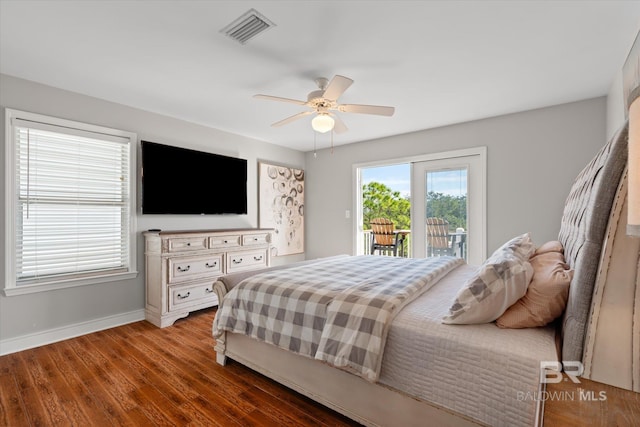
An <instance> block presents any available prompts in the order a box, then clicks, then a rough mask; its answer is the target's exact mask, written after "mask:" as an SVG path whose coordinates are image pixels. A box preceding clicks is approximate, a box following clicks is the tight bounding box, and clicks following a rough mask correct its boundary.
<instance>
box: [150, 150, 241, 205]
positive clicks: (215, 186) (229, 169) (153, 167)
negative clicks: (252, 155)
mask: <svg viewBox="0 0 640 427" xmlns="http://www.w3.org/2000/svg"><path fill="white" fill-rule="evenodd" d="M141 144H142V213H143V214H174V215H186V214H191V215H211V214H246V213H247V161H246V160H245V159H239V158H236V157H228V156H222V155H219V154H213V153H205V152H202V151H196V150H189V149H186V148H179V147H173V146H169V145H163V144H158V143H156V142H150V141H141Z"/></svg>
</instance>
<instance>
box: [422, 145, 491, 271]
mask: <svg viewBox="0 0 640 427" xmlns="http://www.w3.org/2000/svg"><path fill="white" fill-rule="evenodd" d="M483 166H484V158H483V156H481V155H480V154H471V155H462V156H456V157H448V158H442V159H434V160H426V161H422V162H414V163H412V192H411V193H412V194H411V196H412V197H411V199H412V201H413V203H412V206H411V208H412V214H411V217H412V235H413V239H412V244H413V248H412V252H413V256H414V257H417V258H423V257H433V256H443V255H450V256H458V257H461V258H464V259H465V260H467V262H468V263H470V264H481V263H482V261H483V260H484V257H485V247H486V244H485V226H484V224H485V214H484V212H485V207H484V200H485V196H484V193H485V190H484V182H485V180H484V167H483Z"/></svg>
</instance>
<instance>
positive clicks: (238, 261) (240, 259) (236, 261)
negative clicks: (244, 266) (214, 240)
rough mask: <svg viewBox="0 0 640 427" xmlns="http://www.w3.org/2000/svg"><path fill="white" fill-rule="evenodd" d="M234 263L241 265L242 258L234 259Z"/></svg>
mask: <svg viewBox="0 0 640 427" xmlns="http://www.w3.org/2000/svg"><path fill="white" fill-rule="evenodd" d="M233 263H234V264H241V263H242V258H234V259H233Z"/></svg>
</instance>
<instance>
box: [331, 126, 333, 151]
mask: <svg viewBox="0 0 640 427" xmlns="http://www.w3.org/2000/svg"><path fill="white" fill-rule="evenodd" d="M331 154H332V155H333V129H331Z"/></svg>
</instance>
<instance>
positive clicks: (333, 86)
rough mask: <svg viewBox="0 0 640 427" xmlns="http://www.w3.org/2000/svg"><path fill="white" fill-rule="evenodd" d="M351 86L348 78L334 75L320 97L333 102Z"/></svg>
mask: <svg viewBox="0 0 640 427" xmlns="http://www.w3.org/2000/svg"><path fill="white" fill-rule="evenodd" d="M352 84H353V80H351V79H350V78H348V77H345V76H341V75H338V74H336V75H335V76H333V78H332V79H331V81H330V82H329V85H328V86H327V87H326V89H325V90H324V93H323V94H322V97H323V98H327V99H330V100H332V101H335V100H336V99H338V98H339V97H340V95H342V94H343V93H344V91H345V90H347V89H348V88H349V86H351V85H352Z"/></svg>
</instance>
